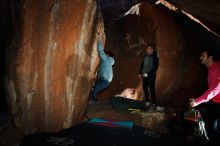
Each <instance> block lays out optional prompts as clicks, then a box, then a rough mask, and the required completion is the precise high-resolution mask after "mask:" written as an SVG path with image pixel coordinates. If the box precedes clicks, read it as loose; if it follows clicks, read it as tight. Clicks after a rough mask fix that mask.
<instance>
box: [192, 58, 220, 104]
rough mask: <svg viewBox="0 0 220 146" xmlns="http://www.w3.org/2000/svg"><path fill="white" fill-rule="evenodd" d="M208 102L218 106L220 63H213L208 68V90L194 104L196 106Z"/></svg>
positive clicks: (219, 101) (219, 97)
mask: <svg viewBox="0 0 220 146" xmlns="http://www.w3.org/2000/svg"><path fill="white" fill-rule="evenodd" d="M209 100H212V101H213V102H215V103H219V104H220V62H215V63H213V64H212V65H211V66H210V67H209V68H208V90H206V92H205V93H204V94H203V95H202V96H200V97H199V98H197V99H195V103H196V104H197V105H198V104H200V103H203V102H208V101H209Z"/></svg>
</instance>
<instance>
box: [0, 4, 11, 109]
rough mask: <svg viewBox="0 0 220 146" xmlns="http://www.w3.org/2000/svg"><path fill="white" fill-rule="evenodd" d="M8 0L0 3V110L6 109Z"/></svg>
mask: <svg viewBox="0 0 220 146" xmlns="http://www.w3.org/2000/svg"><path fill="white" fill-rule="evenodd" d="M9 13H10V12H9V1H7V0H2V1H1V4H0V17H1V19H0V26H1V27H0V32H1V33H0V68H1V71H0V111H6V110H7V106H6V99H5V86H4V76H5V48H6V46H7V37H8V36H7V32H8V31H9V26H8V18H9Z"/></svg>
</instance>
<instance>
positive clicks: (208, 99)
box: [189, 50, 220, 131]
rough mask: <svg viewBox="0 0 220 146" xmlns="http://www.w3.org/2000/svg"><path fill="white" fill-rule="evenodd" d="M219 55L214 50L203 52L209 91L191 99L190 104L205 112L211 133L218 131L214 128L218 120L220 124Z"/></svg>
mask: <svg viewBox="0 0 220 146" xmlns="http://www.w3.org/2000/svg"><path fill="white" fill-rule="evenodd" d="M217 55H218V54H217V53H216V52H215V51H214V50H205V51H203V52H202V55H201V56H200V61H201V64H203V65H205V66H206V67H207V69H208V89H207V90H206V91H205V92H204V93H203V94H202V95H201V96H200V97H198V98H195V99H190V103H189V104H190V107H196V108H198V109H199V110H200V111H201V109H202V110H203V111H205V113H206V114H205V119H204V120H205V122H206V124H207V128H208V129H211V131H212V130H213V129H216V127H214V125H216V124H214V123H215V122H216V120H218V124H220V123H219V122H220V121H219V119H220V61H218V58H217V57H216V56H217ZM197 106H198V107H197ZM208 131H209V130H208Z"/></svg>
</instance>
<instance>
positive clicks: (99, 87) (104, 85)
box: [90, 78, 110, 101]
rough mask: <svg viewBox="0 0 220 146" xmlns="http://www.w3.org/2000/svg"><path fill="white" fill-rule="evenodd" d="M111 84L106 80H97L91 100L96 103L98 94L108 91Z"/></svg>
mask: <svg viewBox="0 0 220 146" xmlns="http://www.w3.org/2000/svg"><path fill="white" fill-rule="evenodd" d="M109 84H110V83H109V82H108V81H107V80H106V79H104V78H98V79H97V80H96V83H95V85H94V87H93V90H92V93H91V97H90V99H91V100H93V101H96V100H97V95H98V93H99V92H101V91H102V90H104V89H106V88H107V87H108V86H109Z"/></svg>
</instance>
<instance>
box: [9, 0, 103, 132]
mask: <svg viewBox="0 0 220 146" xmlns="http://www.w3.org/2000/svg"><path fill="white" fill-rule="evenodd" d="M14 8H16V9H14ZM11 11H13V12H14V13H13V14H12V16H11V22H12V26H13V27H12V28H13V32H14V35H13V36H14V37H13V38H12V40H11V42H10V45H9V46H8V48H7V50H6V62H7V64H6V76H5V87H6V89H7V100H8V103H9V106H10V110H11V113H12V114H13V116H14V120H15V124H16V126H17V127H19V128H21V129H22V130H23V131H24V132H25V133H32V132H35V131H56V130H60V129H62V128H67V127H70V126H72V125H75V124H78V123H79V122H81V121H82V118H83V114H84V111H85V108H86V106H87V100H88V96H89V92H90V89H91V86H92V78H93V73H94V72H95V68H96V66H97V64H98V54H97V51H96V41H97V40H96V32H97V31H99V32H102V33H103V32H104V25H103V21H102V16H101V13H100V11H98V10H97V5H96V1H95V0H92V1H78V0H66V1H47V0H45V1H41V2H40V3H39V2H38V1H35V0H29V1H20V2H13V1H12V7H11ZM103 42H104V38H103Z"/></svg>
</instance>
